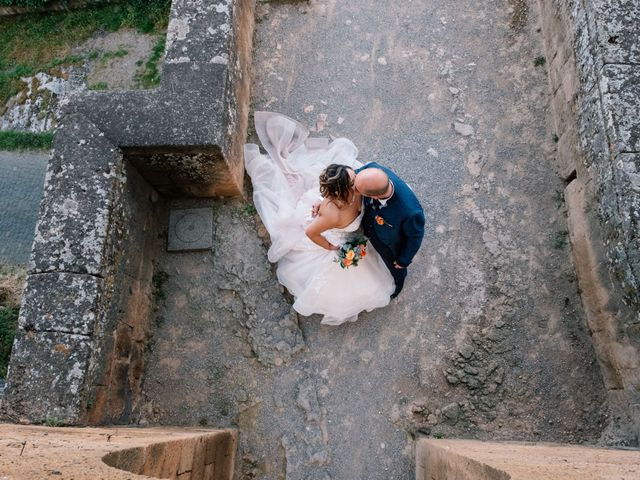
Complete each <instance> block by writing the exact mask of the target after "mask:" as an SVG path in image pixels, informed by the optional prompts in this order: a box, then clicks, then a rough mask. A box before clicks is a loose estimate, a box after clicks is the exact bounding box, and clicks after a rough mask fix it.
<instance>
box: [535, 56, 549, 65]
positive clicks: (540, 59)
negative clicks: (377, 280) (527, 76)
mask: <svg viewBox="0 0 640 480" xmlns="http://www.w3.org/2000/svg"><path fill="white" fill-rule="evenodd" d="M545 63H547V59H546V58H544V57H543V56H539V57H536V58H535V59H534V60H533V65H534V66H536V67H544V65H545Z"/></svg>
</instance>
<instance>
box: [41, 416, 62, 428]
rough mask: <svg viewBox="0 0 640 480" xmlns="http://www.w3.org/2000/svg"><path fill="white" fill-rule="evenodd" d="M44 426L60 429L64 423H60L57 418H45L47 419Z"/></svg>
mask: <svg viewBox="0 0 640 480" xmlns="http://www.w3.org/2000/svg"><path fill="white" fill-rule="evenodd" d="M44 424H45V425H46V426H47V427H62V426H64V423H63V422H62V420H60V419H59V418H57V417H47V419H46V420H45V421H44Z"/></svg>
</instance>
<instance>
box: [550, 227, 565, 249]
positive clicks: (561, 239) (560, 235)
mask: <svg viewBox="0 0 640 480" xmlns="http://www.w3.org/2000/svg"><path fill="white" fill-rule="evenodd" d="M568 237H569V232H567V231H566V230H562V231H560V232H556V233H555V234H554V235H553V239H552V242H551V243H552V245H553V248H555V249H556V250H562V249H563V248H564V247H565V245H566V244H567V238H568Z"/></svg>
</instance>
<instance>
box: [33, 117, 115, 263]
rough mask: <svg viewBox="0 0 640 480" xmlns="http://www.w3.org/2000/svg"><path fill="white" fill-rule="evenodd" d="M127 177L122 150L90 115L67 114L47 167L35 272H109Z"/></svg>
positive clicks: (37, 230) (34, 247) (39, 220)
mask: <svg viewBox="0 0 640 480" xmlns="http://www.w3.org/2000/svg"><path fill="white" fill-rule="evenodd" d="M123 182H124V177H123V175H122V154H121V153H120V151H119V149H118V148H116V147H115V146H114V145H113V144H112V143H111V142H110V141H109V140H108V139H107V138H105V136H104V134H103V133H102V132H100V130H98V129H97V128H96V127H95V126H94V125H93V124H92V123H91V122H88V121H87V120H86V119H85V118H82V117H81V116H78V115H73V116H69V117H67V118H66V119H65V121H64V123H63V125H62V126H61V127H60V128H59V129H58V131H57V133H56V137H55V139H54V143H53V156H52V158H51V160H50V161H49V165H48V168H47V174H46V177H45V186H44V196H43V199H42V203H41V205H40V215H39V219H38V224H37V226H36V234H35V240H34V243H33V250H32V252H31V263H30V272H31V273H41V272H56V271H59V272H61V271H64V272H71V273H88V274H90V275H98V276H104V274H105V269H106V268H107V266H108V264H109V263H110V260H111V259H110V258H109V252H108V242H107V237H108V234H109V232H108V229H109V226H110V222H111V221H112V216H113V214H114V209H115V208H116V206H117V203H118V200H119V195H120V192H121V189H122V183H123Z"/></svg>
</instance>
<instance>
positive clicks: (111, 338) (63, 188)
mask: <svg viewBox="0 0 640 480" xmlns="http://www.w3.org/2000/svg"><path fill="white" fill-rule="evenodd" d="M254 7H255V2H254V1H253V0H222V1H221V2H219V3H212V2H206V1H204V0H189V1H187V0H175V1H174V2H173V4H172V8H171V18H170V22H169V28H168V32H167V47H166V48H167V49H166V55H165V61H164V65H163V69H162V72H163V77H162V81H161V86H160V88H158V89H155V90H147V91H121V92H86V93H85V94H83V95H81V96H80V97H78V98H75V99H74V100H73V101H72V102H71V103H70V104H69V105H67V106H66V108H65V110H64V116H63V119H62V126H61V127H60V128H59V129H58V132H57V133H56V137H55V141H54V150H53V156H52V159H51V161H50V163H49V166H48V171H47V175H46V179H45V189H44V198H43V200H42V204H41V208H40V217H39V222H38V226H37V230H36V237H35V241H34V244H33V250H32V262H31V266H30V269H29V277H28V279H27V286H26V290H25V294H24V299H23V304H22V309H21V314H20V329H19V332H18V335H17V338H16V341H15V343H14V347H13V353H12V356H11V362H10V366H9V374H8V379H7V388H6V394H5V398H4V400H3V402H2V409H3V412H4V414H5V415H6V416H7V417H8V418H9V419H11V420H13V421H21V422H45V421H47V420H49V421H55V422H62V423H65V424H85V423H92V424H101V423H125V424H126V423H130V422H131V421H132V419H133V416H134V415H135V412H136V408H137V406H138V401H139V393H140V387H141V383H142V372H143V370H144V369H143V363H144V352H145V347H146V344H147V340H148V339H149V337H150V335H151V333H152V332H151V325H150V317H151V315H150V311H151V308H152V305H153V298H152V296H153V282H152V278H153V258H154V252H157V248H160V246H159V245H158V230H159V224H158V223H159V220H158V219H159V215H158V213H157V212H156V210H157V207H156V205H155V202H156V201H157V200H158V198H159V194H163V195H192V196H238V195H242V193H243V177H244V160H243V157H242V143H243V142H244V139H245V137H246V129H247V121H248V106H249V81H250V75H249V68H250V63H251V39H252V35H253V11H254ZM156 192H158V193H156Z"/></svg>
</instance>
